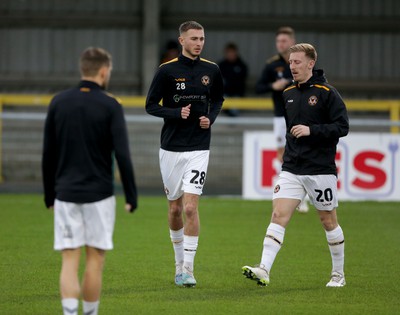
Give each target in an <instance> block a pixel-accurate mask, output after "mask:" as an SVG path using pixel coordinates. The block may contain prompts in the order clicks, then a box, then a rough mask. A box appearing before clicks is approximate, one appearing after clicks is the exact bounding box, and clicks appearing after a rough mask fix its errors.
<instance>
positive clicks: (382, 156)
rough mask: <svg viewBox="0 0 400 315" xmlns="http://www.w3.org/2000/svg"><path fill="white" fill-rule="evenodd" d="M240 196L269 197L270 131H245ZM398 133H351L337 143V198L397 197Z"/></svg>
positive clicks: (275, 166) (273, 169)
mask: <svg viewBox="0 0 400 315" xmlns="http://www.w3.org/2000/svg"><path fill="white" fill-rule="evenodd" d="M243 143H244V145H243V188H242V192H243V197H244V198H246V199H272V191H273V189H274V183H275V180H276V178H277V174H278V173H279V169H280V166H279V163H278V161H277V160H276V149H275V140H274V137H273V134H272V132H263V131H247V132H245V133H244V141H243ZM399 144H400V135H396V134H388V133H353V134H350V135H348V136H347V137H344V138H341V139H340V141H339V143H338V146H337V154H336V166H337V170H338V179H339V180H338V194H339V199H340V200H396V201H398V200H400V153H399Z"/></svg>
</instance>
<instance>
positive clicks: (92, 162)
mask: <svg viewBox="0 0 400 315" xmlns="http://www.w3.org/2000/svg"><path fill="white" fill-rule="evenodd" d="M113 155H115V158H116V160H117V162H118V166H119V170H120V175H121V180H122V183H123V187H124V192H125V198H126V202H127V203H130V204H131V205H132V207H133V209H135V208H136V207H137V191H136V184H135V178H134V173H133V165H132V162H131V158H130V153H129V144H128V134H127V129H126V123H125V119H124V113H123V109H122V106H121V104H120V103H119V102H118V101H117V100H116V99H115V98H114V97H112V96H111V95H109V94H107V93H106V92H105V91H103V89H102V88H101V87H100V86H99V85H98V84H96V83H94V82H91V81H81V82H80V84H79V85H78V86H77V87H75V88H72V89H69V90H66V91H63V92H61V93H59V94H57V95H56V96H54V98H53V99H52V101H51V103H50V106H49V109H48V114H47V118H46V122H45V130H44V145H43V159H42V173H43V184H44V193H45V203H46V206H47V207H49V206H52V205H53V204H54V199H55V198H57V199H58V200H62V201H67V202H74V203H89V202H95V201H99V200H102V199H105V198H107V197H110V196H112V195H113V194H114V187H113V173H114V172H113Z"/></svg>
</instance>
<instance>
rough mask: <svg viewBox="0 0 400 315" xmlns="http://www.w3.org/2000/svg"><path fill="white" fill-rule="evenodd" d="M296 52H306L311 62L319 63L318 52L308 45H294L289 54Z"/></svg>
mask: <svg viewBox="0 0 400 315" xmlns="http://www.w3.org/2000/svg"><path fill="white" fill-rule="evenodd" d="M295 52H304V53H305V55H306V56H307V57H308V58H310V59H311V60H314V61H317V51H316V50H315V48H314V46H313V45H311V44H307V43H300V44H296V45H293V46H292V47H290V48H289V53H290V54H291V53H295Z"/></svg>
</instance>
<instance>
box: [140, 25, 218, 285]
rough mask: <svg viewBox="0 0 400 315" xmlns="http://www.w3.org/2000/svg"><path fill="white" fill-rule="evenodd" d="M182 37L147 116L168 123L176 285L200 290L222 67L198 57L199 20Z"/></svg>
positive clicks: (165, 170)
mask: <svg viewBox="0 0 400 315" xmlns="http://www.w3.org/2000/svg"><path fill="white" fill-rule="evenodd" d="M179 33H180V37H179V42H180V44H181V46H182V54H181V55H180V56H179V57H178V58H176V59H173V60H172V61H170V62H167V63H165V64H162V65H161V66H160V68H159V70H158V71H157V73H156V75H155V76H154V79H153V82H152V84H151V86H150V90H149V93H148V96H147V100H146V111H147V112H148V113H149V114H151V115H154V116H157V117H161V118H164V126H163V128H162V131H161V149H160V169H161V175H162V180H163V183H164V190H165V193H166V195H167V198H168V200H169V213H168V222H169V228H170V237H171V241H172V243H173V247H174V251H175V265H176V271H175V283H176V284H177V285H179V286H188V287H190V286H195V285H196V280H195V278H194V276H193V262H194V256H195V254H196V250H197V244H198V235H199V227H200V223H199V215H198V202H199V196H200V195H201V193H202V190H203V186H204V183H205V179H206V173H207V166H208V158H209V149H210V139H211V125H212V124H213V123H214V121H215V119H216V118H217V115H218V113H219V112H220V110H221V106H222V103H223V101H224V99H223V85H222V84H223V83H222V76H221V73H220V71H219V68H218V66H217V65H216V64H215V63H212V62H210V61H207V60H205V59H202V58H200V53H201V51H202V49H203V46H204V29H203V27H202V26H201V25H200V24H199V23H197V22H195V21H188V22H184V23H182V24H181V26H180V28H179ZM161 100H162V105H161V104H160V102H161ZM183 212H184V213H185V218H186V220H185V224H184V223H183V217H182V215H183Z"/></svg>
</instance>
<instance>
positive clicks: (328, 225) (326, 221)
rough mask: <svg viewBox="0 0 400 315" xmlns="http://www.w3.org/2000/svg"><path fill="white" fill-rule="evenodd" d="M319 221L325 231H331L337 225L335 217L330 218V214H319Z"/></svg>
mask: <svg viewBox="0 0 400 315" xmlns="http://www.w3.org/2000/svg"><path fill="white" fill-rule="evenodd" d="M320 221H321V223H322V226H323V227H324V229H325V230H326V231H332V230H334V229H335V228H336V227H337V226H338V223H337V221H336V220H335V218H332V217H330V216H320Z"/></svg>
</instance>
